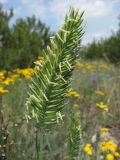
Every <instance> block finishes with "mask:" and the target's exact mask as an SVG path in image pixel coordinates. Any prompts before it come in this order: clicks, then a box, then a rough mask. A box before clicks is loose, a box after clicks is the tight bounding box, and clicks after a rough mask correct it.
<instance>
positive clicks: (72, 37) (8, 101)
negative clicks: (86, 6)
mask: <svg viewBox="0 0 120 160" xmlns="http://www.w3.org/2000/svg"><path fill="white" fill-rule="evenodd" d="M1 13H2V14H3V15H4V14H5V15H6V16H8V15H7V14H6V13H4V11H1ZM11 13H12V12H11ZM83 14H84V12H82V13H79V10H75V9H74V8H72V7H71V8H70V10H69V13H68V15H66V17H65V21H64V25H63V27H62V28H61V29H60V30H59V31H58V33H56V35H55V36H54V37H50V40H49V45H48V46H47V47H46V49H45V50H42V51H43V52H42V53H41V54H40V55H39V53H37V54H35V55H34V54H33V53H32V51H35V50H34V49H35V48H36V46H34V45H33V46H34V47H35V48H34V47H33V46H32V45H31V41H30V43H29V39H32V38H30V37H31V36H33V37H34V34H35V35H36V36H37V35H38V33H37V32H35V31H33V32H31V28H29V24H31V23H32V22H34V23H33V26H34V25H36V23H35V21H36V20H35V17H32V19H29V18H28V19H27V22H26V21H19V22H20V28H19V27H18V28H19V29H20V32H19V30H18V31H17V33H19V34H18V37H17V39H20V38H19V35H23V34H21V23H22V25H23V26H24V25H25V26H26V28H27V29H28V28H29V31H28V30H27V33H29V34H27V35H29V36H28V40H27V41H26V42H27V43H24V44H27V47H28V48H30V47H31V50H30V51H31V56H30V57H29V58H30V59H27V55H28V52H26V54H24V53H25V48H26V46H24V47H23V49H22V50H21V46H19V45H18V46H17V47H14V46H13V48H14V49H15V50H14V51H15V52H11V51H10V49H9V45H6V44H8V41H7V40H8V38H6V39H5V40H6V41H3V42H7V43H2V41H1V44H2V45H1V46H2V47H1V48H0V56H1V59H0V60H1V62H2V63H1V66H0V67H1V68H3V69H1V70H0V160H120V135H119V133H120V119H119V117H120V107H119V106H120V98H119V96H120V66H119V64H118V61H117V63H115V62H116V58H115V61H109V59H108V58H109V57H107V58H106V57H104V58H103V57H102V58H101V59H99V58H96V59H94V60H93V59H91V60H88V58H87V57H86V59H85V57H84V56H83V55H82V53H81V51H80V47H81V46H80V43H81V38H82V36H83V35H84V27H83ZM11 15H12V14H11ZM3 17H4V16H3ZM3 17H2V18H3ZM23 22H24V23H23ZM7 24H8V22H7ZM18 24H19V23H17V24H16V25H18ZM26 24H27V25H26ZM41 25H42V23H40V21H39V22H38V24H37V27H38V28H40V27H41ZM3 26H4V25H3ZM33 26H32V27H33ZM3 28H4V27H3ZM23 28H24V27H23ZM35 28H36V26H35ZM43 28H44V25H42V29H43ZM23 30H24V29H23ZM15 31H16V30H15ZM41 31H43V30H41ZM46 31H47V32H46ZM9 33H10V32H9ZM12 33H13V32H11V34H12ZM33 33H34V34H33ZM46 33H47V34H48V28H47V30H45V34H46ZM15 35H16V34H15ZM25 35H26V34H25ZM116 35H117V42H118V40H119V33H118V34H116ZM116 35H115V36H116ZM39 36H40V35H39ZM11 37H12V36H11ZM13 37H14V35H13ZM15 37H16V36H15ZM22 39H24V40H26V38H24V36H23V37H21V40H22ZM40 39H41V38H40ZM47 39H48V37H47ZM3 40H4V39H3ZM32 40H33V39H32ZM37 40H38V39H37ZM112 40H113V39H112ZM38 41H39V40H38ZM45 41H46V40H45ZM10 42H11V40H10ZM15 42H16V40H15ZM17 42H18V41H17ZM110 42H111V39H110ZM112 42H113V41H112ZM20 44H21V43H20ZM35 44H36V41H35ZM6 46H7V47H8V48H7V50H6ZM29 46H30V47H29ZM43 46H46V44H45V43H43ZM109 46H111V45H108V46H107V47H105V45H103V44H102V50H104V49H105V48H107V51H108V48H109V50H110V47H109ZM19 47H20V49H19ZM32 47H33V48H32ZM96 47H98V46H97V45H96ZM112 47H113V46H112ZM16 48H17V49H18V52H17V51H16ZM90 48H91V47H90ZM93 48H94V47H93ZM93 48H92V49H93ZM115 48H117V49H118V47H116V46H115ZM38 50H40V48H39V47H38ZM90 50H91V49H90ZM5 51H6V52H5ZM7 51H10V53H14V56H13V57H14V59H12V56H11V57H10V54H9V52H7ZM22 51H23V52H22ZM27 51H29V50H27ZM116 51H118V50H116ZM4 53H5V54H4ZM18 53H20V55H19V56H20V57H18ZM91 53H92V52H90V55H91ZM103 53H105V52H103ZM116 53H117V54H115V56H116V55H117V56H119V55H118V53H119V51H118V52H116ZM7 54H8V55H9V58H8V59H7V58H6V57H7ZM32 54H33V55H32ZM111 54H112V52H111ZM38 55H39V56H38ZM88 55H89V54H88ZM36 56H37V57H38V58H37V59H36V60H35V57H36ZM92 56H93V55H92ZM117 56H116V57H117ZM88 57H89V56H88ZM90 57H91V56H90ZM113 57H114V55H113ZM2 58H3V60H4V61H2ZM117 60H118V59H117ZM34 61H35V62H34ZM7 62H8V63H7ZM17 62H18V63H19V64H18V63H17ZM27 62H29V63H27ZM110 62H114V63H110ZM4 63H5V64H4ZM24 63H25V64H24ZM12 64H14V65H12ZM18 66H20V67H18ZM23 66H24V67H23ZM25 66H26V67H25Z"/></svg>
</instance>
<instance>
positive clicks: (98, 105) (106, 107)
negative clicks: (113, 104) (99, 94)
mask: <svg viewBox="0 0 120 160" xmlns="http://www.w3.org/2000/svg"><path fill="white" fill-rule="evenodd" d="M96 106H97V107H98V108H100V109H102V110H105V111H108V110H109V109H108V106H107V105H106V104H104V103H103V102H100V103H97V104H96Z"/></svg>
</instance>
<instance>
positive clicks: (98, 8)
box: [50, 0, 113, 18]
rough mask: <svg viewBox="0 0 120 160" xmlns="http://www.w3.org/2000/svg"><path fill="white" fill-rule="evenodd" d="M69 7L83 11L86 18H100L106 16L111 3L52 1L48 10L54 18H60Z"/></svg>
mask: <svg viewBox="0 0 120 160" xmlns="http://www.w3.org/2000/svg"><path fill="white" fill-rule="evenodd" d="M69 6H74V7H75V8H79V9H80V10H82V11H83V10H85V13H86V16H87V17H100V16H105V15H107V14H108V13H109V12H110V11H111V10H112V7H113V3H111V2H110V1H108V0H106V1H104V0H90V1H88V0H66V1H65V0H52V1H51V2H50V10H51V13H53V14H54V16H58V18H61V17H63V16H64V15H65V13H66V12H67V9H68V8H69Z"/></svg>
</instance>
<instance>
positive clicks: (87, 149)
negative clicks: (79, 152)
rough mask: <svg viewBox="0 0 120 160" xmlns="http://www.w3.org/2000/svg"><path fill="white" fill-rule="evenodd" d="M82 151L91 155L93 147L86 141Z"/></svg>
mask: <svg viewBox="0 0 120 160" xmlns="http://www.w3.org/2000/svg"><path fill="white" fill-rule="evenodd" d="M83 150H84V152H85V153H86V154H87V155H89V156H91V155H92V154H93V148H92V145H91V144H90V143H87V144H86V145H85V146H84V148H83Z"/></svg>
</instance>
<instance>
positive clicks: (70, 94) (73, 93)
mask: <svg viewBox="0 0 120 160" xmlns="http://www.w3.org/2000/svg"><path fill="white" fill-rule="evenodd" d="M65 96H66V97H69V96H72V97H76V98H79V97H80V94H79V93H77V92H76V91H74V90H69V91H68V92H67V93H65Z"/></svg>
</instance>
